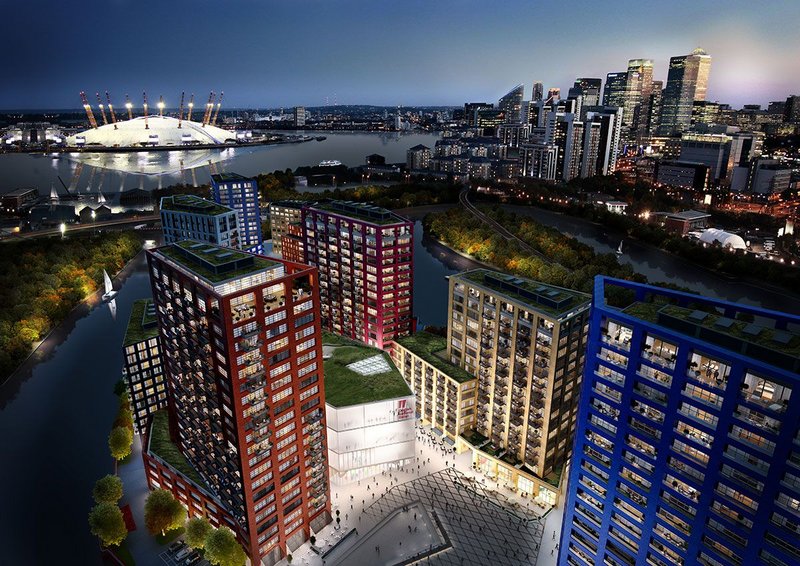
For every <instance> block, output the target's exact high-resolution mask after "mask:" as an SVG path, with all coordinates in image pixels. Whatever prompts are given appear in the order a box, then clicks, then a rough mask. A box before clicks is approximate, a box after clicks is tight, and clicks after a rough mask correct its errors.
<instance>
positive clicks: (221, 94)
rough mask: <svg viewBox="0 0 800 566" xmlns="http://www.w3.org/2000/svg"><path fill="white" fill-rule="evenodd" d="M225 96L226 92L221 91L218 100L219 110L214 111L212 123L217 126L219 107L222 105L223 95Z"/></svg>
mask: <svg viewBox="0 0 800 566" xmlns="http://www.w3.org/2000/svg"><path fill="white" fill-rule="evenodd" d="M223 96H225V93H224V92H220V93H219V101H218V102H217V110H216V112H214V119H213V120H211V125H212V126H216V125H217V116H219V107H220V106H222V97H223Z"/></svg>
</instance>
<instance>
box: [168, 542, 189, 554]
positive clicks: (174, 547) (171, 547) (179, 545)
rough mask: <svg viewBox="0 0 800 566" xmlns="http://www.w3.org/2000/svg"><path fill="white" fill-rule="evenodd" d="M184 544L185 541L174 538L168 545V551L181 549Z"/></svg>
mask: <svg viewBox="0 0 800 566" xmlns="http://www.w3.org/2000/svg"><path fill="white" fill-rule="evenodd" d="M184 546H186V543H185V542H184V541H182V540H176V541H175V542H173V543H172V544H170V545H169V550H170V552H177V551H178V550H180V549H182V548H183V547H184Z"/></svg>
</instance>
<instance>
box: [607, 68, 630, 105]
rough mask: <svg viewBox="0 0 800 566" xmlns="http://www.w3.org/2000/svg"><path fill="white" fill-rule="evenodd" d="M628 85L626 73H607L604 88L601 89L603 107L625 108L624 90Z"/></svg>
mask: <svg viewBox="0 0 800 566" xmlns="http://www.w3.org/2000/svg"><path fill="white" fill-rule="evenodd" d="M627 84H628V73H627V71H626V72H621V73H608V74H607V75H606V86H605V88H604V89H603V106H618V107H619V108H624V107H625V89H626V87H627Z"/></svg>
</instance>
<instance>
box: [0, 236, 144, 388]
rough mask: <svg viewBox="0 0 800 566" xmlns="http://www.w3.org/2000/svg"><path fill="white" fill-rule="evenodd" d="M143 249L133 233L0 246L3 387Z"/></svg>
mask: <svg viewBox="0 0 800 566" xmlns="http://www.w3.org/2000/svg"><path fill="white" fill-rule="evenodd" d="M140 249H141V241H140V240H139V238H138V237H137V236H136V235H135V234H133V233H130V232H110V233H106V234H102V235H74V236H70V237H69V238H67V239H60V238H37V239H31V240H26V241H21V242H9V243H5V244H2V245H0V304H2V305H3V308H2V309H0V381H2V380H3V379H5V378H6V377H8V376H9V375H10V374H11V373H12V372H13V371H14V370H15V369H16V368H17V366H19V364H20V363H22V361H23V360H24V359H25V358H26V357H27V356H28V354H29V353H30V351H31V347H32V345H33V344H34V343H35V342H36V341H38V340H40V339H42V338H43V337H44V336H45V335H46V334H47V333H48V332H49V331H50V330H51V329H52V328H53V327H54V326H55V325H57V324H58V323H60V322H61V321H62V320H63V319H64V318H65V317H66V316H67V314H68V313H69V311H71V310H72V309H73V308H74V307H75V306H76V305H77V304H78V303H79V302H80V301H82V300H83V299H85V298H86V297H88V296H89V295H90V294H92V293H93V292H94V291H96V290H97V289H98V288H99V287H100V286H101V285H102V281H103V269H106V270H107V271H108V272H109V274H113V273H116V272H117V271H118V270H120V269H121V268H122V267H123V266H124V265H125V263H127V262H128V261H129V260H130V259H131V258H132V257H133V256H135V255H136V253H137V252H138V251H139V250H140Z"/></svg>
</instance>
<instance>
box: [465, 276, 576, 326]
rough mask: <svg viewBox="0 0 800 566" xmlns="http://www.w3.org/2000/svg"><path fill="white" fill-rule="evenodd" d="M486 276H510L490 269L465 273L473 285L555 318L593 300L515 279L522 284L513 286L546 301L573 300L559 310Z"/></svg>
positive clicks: (528, 280) (551, 287) (570, 292)
mask: <svg viewBox="0 0 800 566" xmlns="http://www.w3.org/2000/svg"><path fill="white" fill-rule="evenodd" d="M486 275H490V276H493V277H496V278H500V279H505V278H508V277H509V275H508V274H507V273H500V272H497V271H490V270H488V269H476V270H474V271H469V272H467V273H465V274H464V278H466V279H467V280H469V281H471V282H473V283H476V284H478V285H481V286H483V287H486V288H487V289H491V290H492V291H495V292H497V293H499V294H501V295H504V296H506V297H508V298H509V299H512V300H515V301H517V302H519V303H522V304H524V305H527V306H529V307H531V308H532V309H534V310H538V311H541V312H544V313H546V314H550V315H554V316H555V315H559V314H561V313H562V312H564V311H565V310H569V309H573V308H575V306H576V305H577V304H578V303H579V302H581V301H584V302H588V301H589V300H590V298H591V297H589V296H588V295H586V294H584V293H579V292H577V291H572V290H570V289H563V288H561V287H554V286H552V285H547V284H544V283H540V282H538V281H533V280H530V279H521V278H519V277H516V278H515V279H517V280H518V281H521V283H519V282H518V283H513V285H515V286H516V287H518V288H519V289H522V290H524V291H527V292H529V293H533V294H535V295H540V296H542V297H543V298H544V299H550V300H554V301H562V300H564V299H565V298H568V299H571V300H570V301H569V302H567V304H566V307H565V308H563V309H557V308H555V307H552V306H549V305H546V304H542V303H540V302H538V301H536V300H535V299H532V298H531V297H527V296H525V295H522V294H520V293H516V292H514V291H513V290H512V289H509V288H507V287H504V286H501V285H499V284H498V283H496V282H494V281H492V280H487V279H486V277H485V276H486ZM512 278H514V277H512ZM541 287H544V288H545V289H544V290H542V291H539V289H540V288H541ZM548 292H555V293H558V294H554V295H552V296H549V295H547V293H548Z"/></svg>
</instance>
